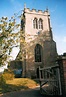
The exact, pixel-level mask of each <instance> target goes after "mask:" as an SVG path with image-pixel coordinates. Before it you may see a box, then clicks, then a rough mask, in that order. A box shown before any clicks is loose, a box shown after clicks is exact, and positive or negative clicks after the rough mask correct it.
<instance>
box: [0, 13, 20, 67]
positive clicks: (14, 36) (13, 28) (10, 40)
mask: <svg viewBox="0 0 66 97" xmlns="http://www.w3.org/2000/svg"><path fill="white" fill-rule="evenodd" d="M19 32H20V24H19V23H17V22H16V17H15V15H14V16H13V17H11V19H10V20H8V18H7V17H2V18H0V65H5V64H6V62H8V61H9V58H10V53H11V51H12V49H13V48H14V47H17V46H19V37H20V33H19Z"/></svg>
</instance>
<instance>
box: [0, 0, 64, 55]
mask: <svg viewBox="0 0 66 97" xmlns="http://www.w3.org/2000/svg"><path fill="white" fill-rule="evenodd" d="M24 4H26V7H27V8H30V9H33V8H34V9H36V10H42V11H44V10H45V9H46V8H48V9H49V12H50V18H51V26H52V31H53V38H54V40H55V41H56V45H57V52H58V54H63V53H64V52H66V0H0V18H1V17H2V16H7V17H9V18H10V17H11V16H13V14H14V13H18V12H19V11H20V10H23V9H24ZM15 49H16V50H15V51H13V55H16V54H17V53H18V49H17V48H15ZM14 57H15V56H14Z"/></svg>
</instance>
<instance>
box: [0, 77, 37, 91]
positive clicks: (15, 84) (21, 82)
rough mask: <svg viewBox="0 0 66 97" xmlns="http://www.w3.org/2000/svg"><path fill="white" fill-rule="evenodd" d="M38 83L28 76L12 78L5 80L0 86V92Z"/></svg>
mask: <svg viewBox="0 0 66 97" xmlns="http://www.w3.org/2000/svg"><path fill="white" fill-rule="evenodd" d="M37 85H38V84H37V82H35V81H34V80H31V79H29V78H14V79H13V80H6V85H4V86H2V88H0V93H6V92H12V91H18V90H26V89H30V88H34V87H36V86H37Z"/></svg>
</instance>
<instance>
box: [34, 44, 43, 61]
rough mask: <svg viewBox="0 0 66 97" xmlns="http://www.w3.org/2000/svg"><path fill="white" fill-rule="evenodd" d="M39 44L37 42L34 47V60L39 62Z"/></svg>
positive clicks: (40, 48) (40, 49)
mask: <svg viewBox="0 0 66 97" xmlns="http://www.w3.org/2000/svg"><path fill="white" fill-rule="evenodd" d="M41 51H42V47H41V45H39V44H37V45H36V47H35V62H41Z"/></svg>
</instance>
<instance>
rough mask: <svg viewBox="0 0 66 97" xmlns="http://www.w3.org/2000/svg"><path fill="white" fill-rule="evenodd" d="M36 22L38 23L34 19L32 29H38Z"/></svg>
mask: <svg viewBox="0 0 66 97" xmlns="http://www.w3.org/2000/svg"><path fill="white" fill-rule="evenodd" d="M37 21H38V20H37V18H34V20H33V28H34V29H38V22H37Z"/></svg>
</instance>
